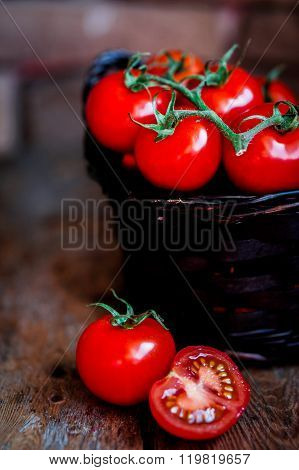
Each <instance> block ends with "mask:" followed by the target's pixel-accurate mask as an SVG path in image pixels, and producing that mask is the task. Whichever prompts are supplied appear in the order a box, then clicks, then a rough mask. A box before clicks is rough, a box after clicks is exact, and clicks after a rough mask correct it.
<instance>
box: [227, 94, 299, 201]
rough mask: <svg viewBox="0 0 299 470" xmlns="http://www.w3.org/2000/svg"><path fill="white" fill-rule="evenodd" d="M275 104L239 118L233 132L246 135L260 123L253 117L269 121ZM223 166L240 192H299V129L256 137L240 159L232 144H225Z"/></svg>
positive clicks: (272, 129)
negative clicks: (256, 116) (245, 132)
mask: <svg viewBox="0 0 299 470" xmlns="http://www.w3.org/2000/svg"><path fill="white" fill-rule="evenodd" d="M272 112H273V104H271V103H265V104H263V105H261V106H257V107H256V108H254V109H252V110H250V111H249V112H246V113H244V114H243V115H241V116H239V118H238V119H237V120H236V121H234V123H233V128H234V129H235V130H236V131H238V132H243V131H247V130H248V129H250V128H252V127H253V126H255V125H256V124H258V123H259V122H260V121H258V120H256V119H250V120H248V121H245V122H244V123H242V124H240V123H241V121H242V120H243V119H244V118H246V117H248V116H250V115H262V116H266V117H270V116H271V115H272ZM223 160H224V166H225V169H226V172H227V174H228V176H229V178H230V179H231V181H232V182H233V183H234V184H235V185H236V186H237V187H239V188H240V189H242V190H244V191H246V192H249V193H255V194H265V193H271V192H278V191H283V190H291V189H299V129H296V130H293V131H289V132H285V133H281V132H279V131H277V130H276V129H275V128H273V127H270V128H268V129H265V130H263V131H262V132H260V133H259V134H258V135H256V136H255V137H254V138H253V140H252V141H251V143H250V144H249V146H248V149H247V150H246V152H245V153H244V154H243V155H241V156H239V157H237V156H236V154H235V152H234V149H233V147H232V145H231V143H230V142H229V141H228V140H226V139H225V142H224V159H223Z"/></svg>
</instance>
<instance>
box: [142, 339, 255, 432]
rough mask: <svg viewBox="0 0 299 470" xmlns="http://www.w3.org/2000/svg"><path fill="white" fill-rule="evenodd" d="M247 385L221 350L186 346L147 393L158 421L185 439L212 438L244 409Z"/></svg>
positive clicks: (227, 426)
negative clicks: (165, 374)
mask: <svg viewBox="0 0 299 470" xmlns="http://www.w3.org/2000/svg"><path fill="white" fill-rule="evenodd" d="M249 396H250V388H249V385H248V383H247V382H246V381H245V379H244V378H243V376H242V374H241V373H240V371H239V369H238V367H237V366H236V364H235V363H234V362H233V361H232V360H231V359H230V357H229V356H228V355H227V354H225V353H224V352H221V351H218V350H217V349H214V348H210V347H207V346H189V347H187V348H184V349H182V350H181V351H180V352H179V353H178V354H177V355H176V356H175V358H174V361H173V365H172V369H171V370H170V372H169V374H168V375H167V376H166V377H165V378H163V379H162V380H159V381H158V382H156V383H155V384H154V385H153V387H152V389H151V392H150V408H151V412H152V414H153V416H154V418H155V419H156V421H157V422H158V424H159V425H160V426H161V427H162V428H163V429H165V430H166V431H168V432H169V433H170V434H173V435H175V436H177V437H181V438H184V439H193V440H200V439H211V438H213V437H216V436H219V435H220V434H223V433H224V432H225V431H227V430H228V429H229V428H230V427H231V426H232V425H233V424H235V423H236V421H237V420H238V419H239V417H240V416H241V414H242V413H243V411H244V410H245V408H246V406H247V404H248V402H249Z"/></svg>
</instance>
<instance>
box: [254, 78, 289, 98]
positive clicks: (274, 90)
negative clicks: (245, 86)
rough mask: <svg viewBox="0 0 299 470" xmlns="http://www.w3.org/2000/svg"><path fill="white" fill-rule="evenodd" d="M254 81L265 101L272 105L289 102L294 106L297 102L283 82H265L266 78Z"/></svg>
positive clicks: (276, 80) (277, 80)
mask: <svg viewBox="0 0 299 470" xmlns="http://www.w3.org/2000/svg"><path fill="white" fill-rule="evenodd" d="M255 79H256V81H257V82H258V84H259V85H260V87H261V89H262V92H263V94H264V98H265V101H271V102H272V103H275V102H277V101H290V102H291V103H294V104H296V102H297V100H296V96H295V94H294V92H293V91H292V90H291V88H290V87H289V86H288V85H287V84H286V83H285V82H284V81H283V80H279V79H275V80H270V81H269V82H267V79H266V77H256V78H255Z"/></svg>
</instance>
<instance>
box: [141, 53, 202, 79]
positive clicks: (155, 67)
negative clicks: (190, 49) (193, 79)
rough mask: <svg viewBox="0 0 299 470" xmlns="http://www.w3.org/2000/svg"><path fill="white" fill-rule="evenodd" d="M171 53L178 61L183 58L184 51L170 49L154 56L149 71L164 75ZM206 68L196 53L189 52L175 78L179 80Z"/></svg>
mask: <svg viewBox="0 0 299 470" xmlns="http://www.w3.org/2000/svg"><path fill="white" fill-rule="evenodd" d="M167 54H169V55H170V56H171V57H172V58H173V59H174V60H176V61H177V62H178V61H180V60H182V57H183V54H184V53H183V52H182V51H180V50H175V49H174V50H170V51H166V52H163V53H161V54H157V55H155V56H153V57H152V58H151V59H150V60H149V61H148V72H149V73H152V74H154V75H164V74H165V73H166V72H167V67H168V64H169V58H168V57H167ZM203 68H204V64H203V62H202V61H201V60H200V58H199V57H197V56H196V55H195V54H191V53H188V54H186V55H185V57H184V60H183V65H182V68H181V70H180V71H178V72H176V73H175V74H174V79H175V80H176V81H178V82H180V81H181V80H183V79H184V78H186V77H187V76H188V75H197V74H199V73H201V72H202V70H203Z"/></svg>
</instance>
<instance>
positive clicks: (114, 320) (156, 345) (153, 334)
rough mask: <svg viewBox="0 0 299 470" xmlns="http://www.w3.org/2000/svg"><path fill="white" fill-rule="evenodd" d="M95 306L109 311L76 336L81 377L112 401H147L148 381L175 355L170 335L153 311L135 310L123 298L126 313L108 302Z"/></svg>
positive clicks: (162, 372) (163, 371) (165, 369)
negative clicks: (122, 313)
mask: <svg viewBox="0 0 299 470" xmlns="http://www.w3.org/2000/svg"><path fill="white" fill-rule="evenodd" d="M114 295H115V296H116V294H115V293H114ZM117 298H118V299H119V300H121V301H122V302H125V301H123V299H120V298H119V297H117ZM125 303H126V302H125ZM96 305H97V306H102V307H104V308H106V309H107V310H108V311H109V312H111V314H109V315H104V316H103V317H101V318H100V319H99V320H97V321H95V322H93V323H91V324H90V325H89V326H88V327H87V328H86V330H85V331H84V332H83V334H82V336H81V337H80V339H79V342H78V345H77V351H76V363H77V370H78V372H79V375H80V377H81V379H82V381H83V382H84V384H85V385H86V387H87V388H88V389H89V390H90V391H91V392H92V393H94V394H95V395H97V396H98V397H100V398H101V399H102V400H105V401H108V402H110V403H115V404H118V405H132V404H135V403H139V402H141V401H144V400H146V399H147V398H148V394H149V391H150V388H151V386H152V384H153V383H154V382H155V381H156V380H158V379H160V378H161V377H163V376H164V375H165V374H166V373H167V372H168V370H169V367H170V364H171V361H172V359H173V357H174V355H175V344H174V340H173V338H172V335H171V334H170V332H169V331H168V330H167V329H166V328H165V327H164V326H163V323H162V322H161V319H160V317H159V316H158V315H157V314H156V313H155V312H154V311H148V312H145V313H144V314H141V315H135V314H134V312H133V309H132V307H131V306H130V305H129V304H127V303H126V305H127V314H125V315H121V314H119V313H118V312H117V311H115V310H114V309H113V308H112V307H110V306H108V305H106V304H102V303H99V304H96ZM150 315H152V316H153V318H149V317H150ZM157 320H158V321H157Z"/></svg>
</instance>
